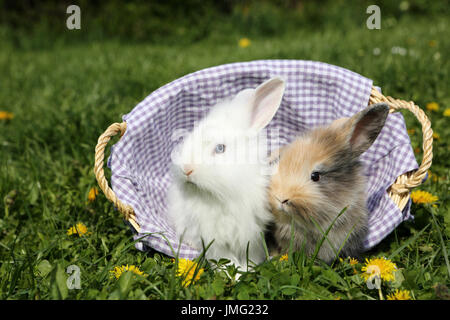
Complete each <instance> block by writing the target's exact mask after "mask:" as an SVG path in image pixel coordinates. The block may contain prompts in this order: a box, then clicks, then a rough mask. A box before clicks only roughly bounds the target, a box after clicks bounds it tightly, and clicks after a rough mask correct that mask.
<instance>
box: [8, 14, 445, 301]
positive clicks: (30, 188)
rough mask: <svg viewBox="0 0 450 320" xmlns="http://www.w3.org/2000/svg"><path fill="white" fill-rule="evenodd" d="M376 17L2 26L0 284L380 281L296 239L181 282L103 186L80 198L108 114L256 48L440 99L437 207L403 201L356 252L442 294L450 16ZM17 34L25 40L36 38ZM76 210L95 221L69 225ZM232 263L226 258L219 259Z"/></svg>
mask: <svg viewBox="0 0 450 320" xmlns="http://www.w3.org/2000/svg"><path fill="white" fill-rule="evenodd" d="M383 21H384V22H383V25H382V29H381V30H368V29H367V28H365V25H364V23H356V22H355V23H351V22H346V23H345V24H343V27H342V28H336V27H333V25H330V26H327V25H324V26H322V27H321V28H320V29H318V30H317V31H314V28H309V29H289V30H286V31H285V32H283V33H278V34H276V35H271V36H264V35H255V36H254V37H251V45H250V46H249V47H248V48H240V47H238V45H237V43H238V40H239V38H240V37H244V36H247V35H246V34H245V33H243V32H242V31H239V30H234V31H233V32H229V33H226V34H222V33H212V34H211V35H209V36H208V37H206V38H202V39H200V40H198V41H195V42H190V43H187V44H186V43H180V44H178V43H177V42H176V41H173V42H171V43H170V44H158V43H149V42H142V43H138V42H130V43H127V42H124V41H119V40H107V39H105V40H102V41H85V42H83V41H77V42H76V43H74V44H71V43H70V41H67V39H66V41H65V42H64V43H61V44H58V43H56V44H55V45H51V46H45V47H43V48H39V47H36V46H35V45H32V46H29V47H27V46H20V47H19V48H18V47H16V46H15V45H14V44H13V43H11V42H8V41H7V40H4V41H3V43H2V50H1V51H0V74H1V75H2V78H1V80H0V81H1V82H0V111H2V110H3V111H10V112H12V113H14V115H15V117H14V119H12V120H8V121H0V195H1V199H2V201H0V261H1V266H0V298H1V299H59V298H70V299H210V298H217V299H255V298H256V299H336V298H340V299H378V298H379V293H378V291H377V290H370V289H368V288H367V286H366V284H365V283H364V281H363V280H362V278H361V277H360V275H359V274H358V273H360V268H361V266H362V265H361V264H358V265H356V266H355V270H356V272H357V273H356V274H355V271H354V269H353V267H352V266H350V265H349V264H348V263H347V262H343V263H336V264H335V265H334V266H333V267H329V266H326V265H323V264H321V263H319V262H317V261H316V262H314V263H311V262H312V261H311V260H310V259H308V258H306V257H305V256H304V255H302V253H300V252H294V253H292V254H290V255H289V260H288V261H278V259H274V260H272V261H267V262H265V263H263V264H262V265H260V266H258V267H257V268H256V270H255V271H254V272H250V273H246V274H243V275H242V276H241V278H240V281H239V282H236V281H232V280H229V279H228V278H227V276H226V274H225V272H223V269H224V268H226V267H225V266H223V265H222V262H218V263H217V264H211V265H209V266H206V265H203V266H204V267H205V272H204V273H203V274H202V276H201V278H200V280H199V281H197V282H196V283H195V284H194V285H191V286H189V287H187V288H184V287H183V286H182V285H181V279H180V278H179V277H177V276H176V273H175V271H176V270H175V264H174V263H173V262H172V261H171V259H170V258H169V257H166V256H163V255H161V254H158V253H152V254H145V253H142V252H139V251H137V250H136V249H135V248H134V245H133V241H132V237H131V232H130V230H129V229H128V227H127V226H126V225H125V224H124V223H123V220H122V219H121V217H120V215H119V213H118V212H117V211H115V210H114V209H113V206H112V204H111V203H109V202H108V201H107V200H106V198H105V197H104V196H103V195H102V194H100V195H99V196H98V197H97V199H96V200H95V201H94V202H92V203H88V202H87V196H88V192H89V190H90V189H91V188H92V187H93V186H96V181H95V177H94V174H93V159H94V147H95V145H96V142H97V138H98V136H99V135H100V134H101V133H102V132H103V131H104V130H105V129H106V128H107V126H108V125H109V124H111V123H113V122H118V121H121V116H122V115H123V114H125V113H128V112H129V111H130V110H131V109H132V108H133V107H134V106H135V105H136V104H137V103H138V102H140V101H141V100H142V99H143V98H144V97H145V96H147V95H148V94H150V93H151V92H152V91H153V90H155V89H157V88H159V87H160V86H162V85H164V84H166V83H168V82H170V81H172V80H174V79H177V78H179V77H181V76H183V75H185V74H187V73H190V72H193V71H197V70H200V69H203V68H206V67H210V66H215V65H220V64H224V63H229V62H237V61H249V60H255V59H305V60H318V61H324V62H327V63H331V64H335V65H339V66H342V67H344V68H347V69H350V70H353V71H355V72H358V73H360V74H362V75H364V76H366V77H368V78H371V79H374V84H375V85H378V86H381V87H382V88H383V92H384V93H385V94H387V95H391V96H393V97H396V98H401V99H404V100H413V101H415V102H416V103H417V104H418V105H420V106H422V107H423V108H424V109H425V105H426V104H427V103H428V102H432V101H434V102H437V103H439V105H440V110H439V111H433V112H432V111H426V112H427V115H428V116H429V117H430V118H431V120H432V124H433V129H434V131H435V132H436V133H438V134H439V135H440V139H439V140H437V141H435V142H434V158H433V166H432V168H431V169H432V172H433V173H434V174H436V175H437V176H438V177H439V179H438V180H437V181H433V179H429V180H428V181H427V182H426V183H425V184H424V185H423V186H421V187H420V189H421V190H427V191H429V192H431V193H432V194H434V195H436V196H438V197H439V202H438V203H437V207H436V208H433V207H431V206H428V205H427V206H423V205H413V207H412V213H413V214H414V215H415V217H416V219H415V221H414V222H407V223H403V224H402V225H401V226H400V227H399V228H397V229H396V230H395V231H394V232H393V233H392V234H391V235H389V236H388V237H387V238H386V239H385V240H384V241H383V242H382V243H380V245H378V246H377V247H376V248H374V249H373V250H371V251H370V252H368V253H367V254H366V256H367V257H379V256H385V257H387V258H389V259H392V261H393V262H395V263H396V265H397V266H398V268H399V270H400V271H399V276H398V281H396V282H394V283H392V284H390V285H388V284H383V287H382V290H383V294H384V295H385V296H386V295H387V294H389V293H390V292H391V291H392V290H393V288H397V287H398V288H400V289H406V290H410V291H411V295H412V296H413V297H414V298H415V299H443V298H445V297H447V298H448V296H449V293H448V291H447V293H446V287H445V285H448V284H449V283H450V274H449V273H450V266H449V265H448V262H446V257H447V256H448V255H450V242H449V239H450V213H449V206H448V198H449V196H448V190H449V183H448V181H449V178H450V172H449V169H448V164H449V160H448V159H449V157H450V149H449V143H448V141H449V138H450V129H449V127H450V126H449V125H450V117H444V116H443V111H444V109H446V108H450V96H449V95H448V88H449V87H450V82H449V73H450V65H449V52H450V42H449V40H448V32H447V30H448V29H449V28H450V25H449V20H448V16H446V15H445V14H441V15H440V14H439V13H437V14H435V15H433V16H432V19H431V18H430V17H428V16H416V17H413V16H403V17H401V18H399V19H395V18H389V19H386V20H383ZM7 32H9V31H5V32H3V33H1V32H0V34H4V33H7ZM24 37H25V38H24V39H21V41H22V44H23V43H27V41H29V42H30V43H31V42H32V43H36V42H37V40H36V39H34V38H33V37H31V36H30V38H29V39H27V38H26V36H24ZM66 38H68V39H69V40H70V35H66ZM5 39H6V38H5ZM432 40H433V41H434V42H431V43H430V41H432ZM48 42H50V40H49V39H46V43H48ZM3 44H4V46H3ZM395 46H399V47H403V48H406V49H407V50H408V51H407V54H406V55H405V56H402V55H398V54H393V53H391V48H392V47H395ZM374 48H379V52H380V54H379V55H375V54H374ZM404 115H405V118H406V122H407V126H408V128H410V129H412V128H414V129H415V133H414V134H411V139H412V145H413V147H414V148H417V147H420V146H421V135H420V132H421V131H420V125H419V124H418V122H417V121H416V120H415V119H414V117H413V116H412V115H410V114H408V113H404ZM114 141H117V140H114ZM417 159H418V161H420V160H421V156H420V153H418V154H417ZM432 213H433V215H432ZM77 222H83V223H84V224H86V225H87V226H88V229H89V230H90V231H91V232H92V234H90V235H88V236H84V237H77V236H68V235H67V234H66V232H67V229H68V228H70V227H71V226H72V225H74V224H76V223H77ZM126 264H128V265H136V266H138V267H139V268H140V270H142V271H143V272H144V273H145V274H146V276H145V277H139V276H136V277H132V276H131V274H130V273H125V274H124V276H122V277H120V280H116V279H115V278H111V277H110V272H109V271H110V270H112V269H113V268H114V267H115V266H120V265H126ZM69 265H77V266H78V267H79V268H80V271H81V289H79V290H68V289H67V287H66V285H65V283H66V278H67V273H66V272H65V271H66V268H67V267H68V266H69ZM228 272H229V273H233V272H235V270H233V267H229V270H228Z"/></svg>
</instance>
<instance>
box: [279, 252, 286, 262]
mask: <svg viewBox="0 0 450 320" xmlns="http://www.w3.org/2000/svg"><path fill="white" fill-rule="evenodd" d="M280 261H288V254H287V253H286V254H283V255H282V256H281V257H280Z"/></svg>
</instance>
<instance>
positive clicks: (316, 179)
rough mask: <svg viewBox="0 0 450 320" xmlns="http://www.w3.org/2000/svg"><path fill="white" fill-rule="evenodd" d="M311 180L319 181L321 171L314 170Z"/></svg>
mask: <svg viewBox="0 0 450 320" xmlns="http://www.w3.org/2000/svg"><path fill="white" fill-rule="evenodd" d="M311 180H312V181H314V182H317V181H319V180H320V173H319V172H317V171H314V172H313V173H311Z"/></svg>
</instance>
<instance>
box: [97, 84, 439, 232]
mask: <svg viewBox="0 0 450 320" xmlns="http://www.w3.org/2000/svg"><path fill="white" fill-rule="evenodd" d="M379 102H385V103H387V104H388V105H389V107H390V113H393V112H397V111H399V110H400V109H406V110H409V111H411V112H412V113H413V114H414V116H415V117H416V118H417V119H418V120H419V122H420V123H421V125H422V134H423V144H422V149H423V158H422V163H421V164H420V167H419V168H418V169H417V170H415V171H411V172H408V173H405V174H403V175H401V176H399V177H398V178H397V179H396V180H395V182H394V184H393V185H392V186H391V187H390V188H389V189H388V194H389V196H390V198H391V199H392V200H393V201H394V203H395V204H396V205H397V206H398V207H399V208H400V210H403V208H404V207H405V205H406V204H407V202H408V200H409V193H410V190H411V189H412V188H415V187H417V186H419V185H420V184H421V183H422V181H423V179H424V178H425V176H426V174H427V172H428V169H429V168H430V166H431V162H432V159H433V130H432V129H431V122H430V120H429V119H428V117H427V116H426V114H425V112H423V110H422V109H420V108H419V107H418V106H417V105H415V104H414V102H412V101H410V102H406V101H404V100H400V99H394V98H392V97H389V96H388V97H385V96H383V95H382V94H381V93H380V92H379V91H378V90H377V89H375V88H374V87H373V88H372V92H371V95H370V98H369V104H374V103H379ZM126 129H127V124H126V122H122V123H113V124H112V125H110V126H109V127H108V128H107V129H106V130H105V132H104V133H103V134H102V135H101V136H100V137H99V138H98V142H97V146H96V147H95V165H94V172H95V177H96V178H97V182H98V184H99V186H100V188H101V189H102V191H103V193H104V194H105V196H106V198H107V199H108V200H109V201H111V202H112V203H113V204H114V205H115V206H116V207H117V209H118V210H119V211H120V213H122V215H123V217H124V219H125V220H127V221H128V222H129V223H130V224H131V225H132V226H133V227H134V229H135V230H136V231H138V232H139V230H140V227H139V224H138V223H137V220H136V214H135V213H134V210H133V208H132V207H131V206H129V205H128V204H124V203H123V202H122V201H120V200H119V198H117V196H116V194H115V193H114V191H113V190H112V189H111V188H110V187H109V185H108V181H107V180H106V178H105V173H104V171H103V165H104V158H105V148H106V145H107V144H108V142H109V140H111V138H112V137H114V136H115V135H117V134H118V133H120V137H122V136H123V135H124V133H125V131H126Z"/></svg>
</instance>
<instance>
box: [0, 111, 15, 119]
mask: <svg viewBox="0 0 450 320" xmlns="http://www.w3.org/2000/svg"><path fill="white" fill-rule="evenodd" d="M13 118H14V113H11V112H8V111H0V120H12V119H13Z"/></svg>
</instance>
